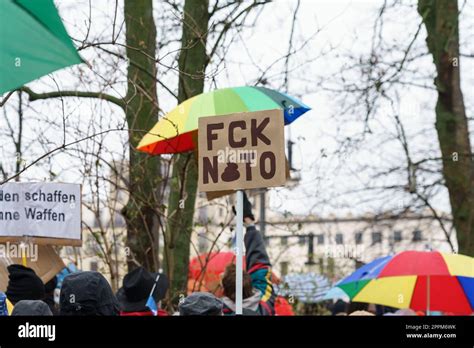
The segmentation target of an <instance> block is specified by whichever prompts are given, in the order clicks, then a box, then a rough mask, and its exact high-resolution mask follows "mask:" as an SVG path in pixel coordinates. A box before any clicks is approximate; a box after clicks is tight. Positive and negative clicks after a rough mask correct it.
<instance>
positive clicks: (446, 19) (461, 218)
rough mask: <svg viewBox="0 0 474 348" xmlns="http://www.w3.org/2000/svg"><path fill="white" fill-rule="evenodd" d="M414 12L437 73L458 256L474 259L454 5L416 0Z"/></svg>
mask: <svg viewBox="0 0 474 348" xmlns="http://www.w3.org/2000/svg"><path fill="white" fill-rule="evenodd" d="M418 12H419V13H420V15H421V16H422V18H423V22H424V24H425V27H426V31H427V33H428V35H427V38H426V42H427V44H428V49H429V52H430V53H431V55H432V56H433V61H434V63H435V66H436V71H437V76H436V78H435V85H436V88H437V90H438V101H437V103H436V131H437V133H438V140H439V145H440V148H441V153H442V157H443V176H444V180H445V185H446V187H447V188H448V191H449V199H450V202H451V210H452V216H453V223H454V227H455V229H456V233H457V239H458V243H459V252H460V253H462V254H467V255H470V256H474V238H473V233H474V162H473V158H472V150H471V144H470V140H469V130H468V120H467V118H466V110H465V108H464V101H463V95H462V91H461V82H460V70H459V69H460V61H459V29H458V4H457V1H452V0H419V1H418Z"/></svg>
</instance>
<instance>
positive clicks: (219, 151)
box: [198, 110, 285, 191]
mask: <svg viewBox="0 0 474 348" xmlns="http://www.w3.org/2000/svg"><path fill="white" fill-rule="evenodd" d="M198 135H199V178H200V180H199V185H200V189H201V190H204V191H207V190H209V189H210V188H212V189H211V190H214V191H216V190H223V189H236V188H244V187H245V188H251V187H268V186H279V185H282V184H284V181H285V155H284V135H283V114H282V113H281V111H279V110H269V111H261V112H254V113H241V114H232V115H226V116H214V117H206V118H201V119H200V120H199V134H198Z"/></svg>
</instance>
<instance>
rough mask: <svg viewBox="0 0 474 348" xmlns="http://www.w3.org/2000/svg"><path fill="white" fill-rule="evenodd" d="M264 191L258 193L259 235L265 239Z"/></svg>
mask: <svg viewBox="0 0 474 348" xmlns="http://www.w3.org/2000/svg"><path fill="white" fill-rule="evenodd" d="M265 191H266V189H262V190H261V191H260V216H259V219H260V233H261V234H262V236H263V237H265V220H266V218H267V217H266V214H265V213H266V211H265V209H266V207H265V203H266V202H265V199H266V198H265Z"/></svg>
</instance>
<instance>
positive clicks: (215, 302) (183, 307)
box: [178, 292, 224, 316]
mask: <svg viewBox="0 0 474 348" xmlns="http://www.w3.org/2000/svg"><path fill="white" fill-rule="evenodd" d="M223 307H224V305H223V303H222V301H221V300H220V299H218V298H217V297H216V296H214V295H213V294H211V293H210V292H193V293H192V294H191V295H189V296H188V297H186V298H185V299H184V301H183V302H181V303H180V304H179V306H178V308H179V315H183V316H190V315H205V316H221V315H223V312H222V310H223Z"/></svg>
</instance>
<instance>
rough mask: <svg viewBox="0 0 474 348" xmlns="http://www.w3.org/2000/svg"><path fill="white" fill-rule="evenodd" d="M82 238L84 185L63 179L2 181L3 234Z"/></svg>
mask: <svg viewBox="0 0 474 348" xmlns="http://www.w3.org/2000/svg"><path fill="white" fill-rule="evenodd" d="M22 236H30V237H46V238H62V239H71V240H79V241H80V239H81V186H80V185H76V184H64V183H13V182H12V183H6V184H3V185H0V238H3V237H10V238H14V237H22Z"/></svg>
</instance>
